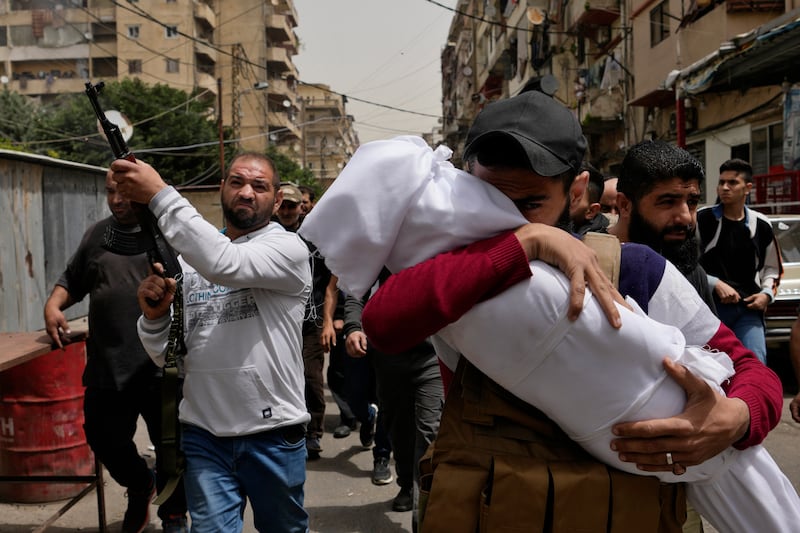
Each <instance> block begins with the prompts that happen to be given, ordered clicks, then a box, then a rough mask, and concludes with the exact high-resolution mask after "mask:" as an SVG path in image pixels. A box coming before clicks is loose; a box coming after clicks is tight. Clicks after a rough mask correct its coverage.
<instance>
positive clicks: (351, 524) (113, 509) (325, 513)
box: [0, 393, 411, 533]
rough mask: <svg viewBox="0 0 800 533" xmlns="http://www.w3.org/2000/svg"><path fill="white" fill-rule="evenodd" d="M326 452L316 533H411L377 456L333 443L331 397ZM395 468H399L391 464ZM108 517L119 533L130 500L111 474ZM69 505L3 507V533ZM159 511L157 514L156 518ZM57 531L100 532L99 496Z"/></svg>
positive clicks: (312, 473)
mask: <svg viewBox="0 0 800 533" xmlns="http://www.w3.org/2000/svg"><path fill="white" fill-rule="evenodd" d="M327 399H328V406H327V412H326V416H325V430H326V433H325V436H324V438H323V441H322V446H323V452H322V456H321V458H320V459H319V460H316V461H312V462H309V463H308V478H307V482H306V508H307V509H308V512H309V514H310V516H311V531H312V532H320V533H350V532H353V533H355V532H362V533H374V532H381V533H393V532H395V533H400V532H410V531H411V513H410V512H407V513H395V512H392V510H391V502H392V499H393V498H394V497H395V495H396V494H397V491H398V490H399V487H398V486H397V485H396V484H395V483H394V482H393V483H391V484H389V485H384V486H376V485H373V484H372V482H371V478H370V476H371V474H372V452H370V451H365V450H364V449H363V448H362V446H361V443H360V441H359V439H358V432H357V431H356V432H353V433H352V434H351V435H350V436H349V437H347V438H345V439H334V438H333V436H332V432H333V428H334V427H335V426H336V424H337V423H338V420H339V412H338V410H337V408H336V405H335V404H334V403H333V400H332V398H331V397H330V394H329V393H328V397H327ZM136 439H137V443H138V444H139V449H140V450H141V451H142V453H144V454H145V455H146V456H148V457H150V456H152V452H151V451H149V448H148V447H149V445H150V442H149V440H148V439H147V435H146V432H145V430H144V425H143V424H142V423H141V420H140V424H139V431H138V432H137V436H136ZM392 468H394V466H392ZM105 481H106V513H107V519H108V525H109V529H108V530H109V531H110V532H112V533H116V532H117V531H119V527H120V525H121V524H122V516H123V514H124V512H125V505H126V504H127V500H126V499H125V496H124V491H123V490H122V489H121V488H120V487H119V485H117V484H116V483H115V482H114V481H113V480H112V479H111V478H110V477H108V475H107V473H106V478H105ZM64 503H65V502H57V503H53V504H46V505H36V504H27V505H15V504H0V533H23V532H29V531H31V530H32V529H34V528H35V527H37V526H38V525H40V524H42V523H43V522H44V521H46V520H47V519H48V518H49V517H50V516H51V515H52V514H53V513H55V512H56V511H57V510H58V509H59V508H60V507H61V506H62V505H63V504H64ZM155 510H156V508H155V507H152V511H153V512H152V514H153V515H155ZM245 523H246V526H245V529H244V531H245V533H253V532H255V531H256V529H255V528H254V527H253V526H252V515H250V513H249V512H246V515H245ZM160 530H161V528H160V522H159V521H158V519H157V518H156V517H155V516H153V517H152V519H151V527H150V528H149V529H147V531H152V532H156V531H160ZM47 531H48V532H53V533H66V532H73V531H83V532H88V533H91V532H96V531H98V528H97V505H96V498H95V495H94V493H92V494H90V495H89V496H87V497H85V498H84V499H83V500H81V501H80V502H79V503H78V504H76V505H75V506H74V507H73V508H72V509H70V510H69V511H67V513H66V514H64V516H62V517H60V518H59V519H58V520H57V521H56V522H55V523H54V524H53V526H52V527H51V528H50V529H48V530H47Z"/></svg>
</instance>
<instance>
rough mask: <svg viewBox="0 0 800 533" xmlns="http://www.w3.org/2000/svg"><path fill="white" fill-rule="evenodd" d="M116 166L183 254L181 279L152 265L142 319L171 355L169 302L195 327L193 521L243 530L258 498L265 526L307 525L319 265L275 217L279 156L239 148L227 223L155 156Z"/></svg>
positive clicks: (228, 180)
mask: <svg viewBox="0 0 800 533" xmlns="http://www.w3.org/2000/svg"><path fill="white" fill-rule="evenodd" d="M111 170H112V171H113V179H114V180H115V182H116V184H117V187H118V189H119V190H120V192H121V193H122V194H124V195H125V196H126V197H128V198H129V199H130V200H131V201H134V202H138V203H140V204H144V205H146V206H147V207H148V209H149V211H150V212H151V213H152V214H153V215H154V216H155V217H156V218H157V219H158V226H159V228H160V230H161V232H162V233H163V236H164V237H165V239H166V241H167V242H168V243H169V245H170V246H172V248H174V249H175V250H176V251H177V252H179V253H180V259H181V265H180V266H181V269H182V272H183V276H182V279H180V280H178V281H176V280H175V279H173V278H165V277H162V276H159V275H151V276H149V277H147V278H146V279H145V280H144V281H143V282H142V284H141V285H140V287H139V305H140V307H141V309H142V311H143V316H142V317H141V318H140V319H139V326H138V327H139V337H140V339H141V340H142V343H143V345H144V347H145V349H146V350H147V352H148V353H149V354H150V357H151V358H152V359H153V361H155V362H156V364H158V365H162V364H164V354H165V352H166V351H167V350H168V348H169V346H168V344H169V330H170V321H171V320H170V310H171V308H172V313H173V315H174V316H175V317H177V318H178V319H180V318H183V323H184V325H185V336H184V339H185V341H186V349H187V351H186V357H185V360H184V368H185V381H184V386H183V400H182V402H181V404H180V420H181V422H182V449H183V451H184V453H185V457H186V472H185V474H184V481H185V485H186V495H187V498H188V502H189V512H190V515H191V519H192V531H193V532H195V533H205V532H208V533H216V532H220V531H225V532H228V531H230V532H236V531H241V530H242V527H243V523H242V514H243V512H244V508H245V504H246V499H249V500H250V504H251V506H252V509H253V517H254V521H255V526H256V528H257V529H258V530H259V531H270V532H305V531H306V530H307V529H308V515H307V513H306V511H305V509H304V508H303V496H304V493H303V485H304V482H305V456H306V451H305V441H304V436H305V425H306V424H307V423H308V420H309V415H308V412H307V411H306V406H305V399H304V396H303V388H304V375H303V359H302V333H301V327H302V322H303V315H304V311H305V305H306V300H307V299H308V295H309V293H310V292H311V269H310V267H309V261H308V248H307V247H306V245H305V244H304V243H303V241H302V240H301V239H300V237H299V236H297V235H296V234H294V233H291V232H288V231H286V230H284V229H283V228H282V227H281V226H280V225H279V224H271V223H270V217H271V215H272V214H273V213H274V212H275V211H276V210H277V208H278V207H279V206H280V205H281V201H282V199H283V195H282V193H281V192H280V190H279V185H280V179H279V177H278V174H277V172H276V170H275V167H274V165H273V163H272V161H271V160H270V159H269V158H267V157H266V156H264V155H262V154H258V153H252V152H251V153H245V154H240V155H238V156H237V157H236V158H234V160H233V161H232V163H231V165H230V168H229V169H228V172H227V174H226V177H225V179H224V180H223V181H222V184H221V188H220V203H221V205H222V210H223V215H224V218H225V223H226V228H225V230H224V231H223V233H220V232H219V231H217V230H216V228H214V226H212V225H211V224H209V223H208V222H206V221H205V220H203V218H202V216H201V215H200V214H199V213H198V212H197V210H195V209H194V208H193V207H192V206H191V205H190V204H189V202H188V201H187V200H186V199H184V198H183V197H181V195H180V194H179V193H178V192H177V191H175V189H174V188H172V187H169V186H167V184H166V183H164V181H163V180H162V179H161V176H159V175H158V173H157V172H156V171H155V170H154V169H153V168H152V167H150V166H149V165H146V164H144V163H141V162H131V161H128V160H125V159H118V160H117V161H114V163H113V164H112V165H111ZM156 270H157V271H158V270H160V267H159V266H158V265H156ZM178 284H180V285H178ZM179 287H180V288H181V290H180V291H179V293H182V298H177V299H176V298H175V294H176V290H177V289H178V288H179ZM148 301H149V302H151V303H148ZM153 304H154V305H153Z"/></svg>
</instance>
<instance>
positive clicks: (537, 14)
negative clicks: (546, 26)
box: [526, 7, 545, 26]
mask: <svg viewBox="0 0 800 533" xmlns="http://www.w3.org/2000/svg"><path fill="white" fill-rule="evenodd" d="M526 15H527V16H528V21H529V22H530V23H531V24H533V25H534V26H538V25H539V24H541V23H542V22H544V19H545V13H544V11H543V10H542V9H541V8H538V7H529V8H528V11H527V12H526Z"/></svg>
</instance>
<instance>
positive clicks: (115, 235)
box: [86, 81, 186, 504]
mask: <svg viewBox="0 0 800 533" xmlns="http://www.w3.org/2000/svg"><path fill="white" fill-rule="evenodd" d="M104 86H105V83H104V82H102V81H101V82H99V83H98V84H97V85H92V83H91V82H86V96H88V97H89V101H90V102H91V103H92V108H93V109H94V113H95V115H97V120H98V121H100V126H101V127H102V128H103V132H104V133H105V135H106V139H107V140H108V144H109V145H110V146H111V151H112V152H113V154H114V157H115V158H116V159H127V160H128V161H136V157H134V155H133V153H132V152H131V151H130V149H129V148H128V144H127V143H126V142H125V138H124V137H123V136H122V132H121V131H120V129H119V126H117V125H116V124H114V123H113V122H111V121H110V120H108V117H106V114H105V112H104V111H103V108H102V107H100V101H99V99H98V95H99V94H100V91H101V90H102V89H103V87H104ZM131 207H132V208H133V210H134V212H135V213H136V218H137V220H138V222H139V227H140V230H139V231H134V232H127V231H121V230H120V229H118V228H114V227H113V226H108V228H107V229H106V232H105V235H104V236H103V247H104V248H105V249H106V250H108V251H110V252H112V253H116V254H119V255H138V254H141V253H147V259H148V261H149V262H150V264H151V265H153V264H155V263H161V265H162V266H163V268H164V270H163V276H164V277H169V278H174V279H175V280H176V281H178V284H177V290H176V293H175V300H174V303H173V314H172V323H171V326H170V332H169V343H168V347H167V353H166V356H165V364H164V372H163V379H162V382H161V399H162V407H161V442H160V445H159V452H158V454H159V455H160V458H159V468H161V470H162V472H163V473H164V474H165V475H166V476H167V477H168V481H167V484H166V485H165V486H164V488H163V489H162V490H161V492H160V493H159V495H158V497H157V498H156V500H155V503H157V504H161V503H164V501H166V500H167V498H169V496H170V495H171V494H172V492H173V491H174V490H175V487H176V486H177V484H178V482H179V481H180V478H181V475H182V474H183V471H184V458H183V453H182V452H181V451H180V446H179V439H180V433H179V430H180V425H179V423H178V404H179V402H180V398H181V387H180V380H179V378H178V367H177V360H178V358H179V357H180V356H181V355H183V354H185V353H186V347H185V346H184V344H183V311H182V310H183V294H182V291H181V283H180V281H181V277H182V271H181V266H180V263H179V262H178V257H177V255H176V254H175V251H174V250H173V249H172V248H171V247H170V246H169V244H167V241H166V240H165V239H164V234H163V233H161V230H160V229H159V227H158V220H157V219H156V217H155V215H153V213H152V212H151V211H150V209H149V208H148V207H147V206H146V205H144V204H140V203H136V202H131ZM147 303H148V304H150V305H155V304H156V303H155V302H150V301H148V302H147Z"/></svg>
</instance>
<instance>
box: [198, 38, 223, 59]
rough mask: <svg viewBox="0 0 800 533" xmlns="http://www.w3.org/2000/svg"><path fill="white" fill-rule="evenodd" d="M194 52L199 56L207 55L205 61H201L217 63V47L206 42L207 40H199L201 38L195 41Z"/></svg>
mask: <svg viewBox="0 0 800 533" xmlns="http://www.w3.org/2000/svg"><path fill="white" fill-rule="evenodd" d="M194 53H195V54H197V55H199V56H204V57H205V61H201V62H211V63H214V64H216V63H217V55H218V52H217V49H216V48H214V47H212V46H211V45H209V44H207V43H205V42H202V41H199V40H195V41H194Z"/></svg>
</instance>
